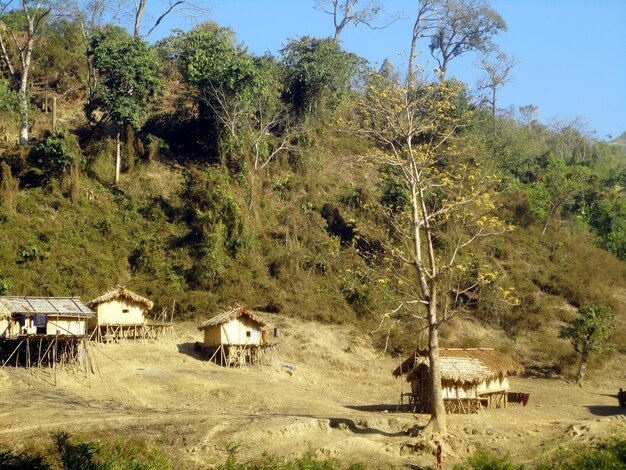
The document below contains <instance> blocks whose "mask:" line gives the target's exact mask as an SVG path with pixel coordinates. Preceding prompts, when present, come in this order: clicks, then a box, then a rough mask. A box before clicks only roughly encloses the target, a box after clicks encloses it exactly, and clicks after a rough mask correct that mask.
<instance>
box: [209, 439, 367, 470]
mask: <svg viewBox="0 0 626 470" xmlns="http://www.w3.org/2000/svg"><path fill="white" fill-rule="evenodd" d="M227 450H228V457H227V459H226V461H225V462H224V463H223V464H221V465H219V466H218V467H217V468H218V470H341V469H345V470H364V469H365V466H364V465H363V464H362V463H359V462H355V463H351V464H348V465H344V464H342V462H341V461H340V460H339V459H336V458H330V457H329V458H325V459H322V460H319V459H316V458H315V457H314V456H313V452H312V451H308V452H305V453H304V455H303V456H302V457H299V458H297V459H295V460H292V461H287V462H281V461H280V460H278V459H277V458H276V457H274V456H272V455H269V454H263V456H262V457H261V460H259V461H254V462H245V463H243V462H239V461H238V459H237V454H238V453H239V445H238V444H237V443H235V442H231V443H230V444H228V446H227Z"/></svg>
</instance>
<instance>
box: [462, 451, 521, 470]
mask: <svg viewBox="0 0 626 470" xmlns="http://www.w3.org/2000/svg"><path fill="white" fill-rule="evenodd" d="M516 468H520V469H521V468H523V467H521V466H520V467H516V466H515V465H513V464H512V463H511V460H510V458H509V456H508V454H507V455H505V456H504V457H499V456H497V455H495V454H494V453H492V452H491V451H489V450H487V449H478V450H477V451H476V452H474V454H473V455H472V456H471V457H470V458H469V459H468V461H467V464H465V465H455V466H454V470H515V469H516Z"/></svg>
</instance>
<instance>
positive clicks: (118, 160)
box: [115, 131, 122, 185]
mask: <svg viewBox="0 0 626 470" xmlns="http://www.w3.org/2000/svg"><path fill="white" fill-rule="evenodd" d="M121 166H122V143H121V142H120V131H117V134H115V184H116V185H117V184H119V182H120V167H121Z"/></svg>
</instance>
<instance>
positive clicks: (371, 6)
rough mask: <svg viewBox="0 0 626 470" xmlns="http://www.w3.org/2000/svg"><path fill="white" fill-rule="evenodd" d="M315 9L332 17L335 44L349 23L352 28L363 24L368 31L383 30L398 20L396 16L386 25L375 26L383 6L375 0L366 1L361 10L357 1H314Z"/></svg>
mask: <svg viewBox="0 0 626 470" xmlns="http://www.w3.org/2000/svg"><path fill="white" fill-rule="evenodd" d="M315 8H316V9H318V10H321V11H323V12H324V13H326V14H327V15H332V17H333V25H334V27H335V35H334V37H333V39H334V40H335V42H339V36H340V35H341V33H342V31H343V30H344V28H345V27H346V26H348V25H349V24H351V23H352V24H354V26H358V25H359V24H364V25H365V26H367V27H368V28H370V29H384V28H386V27H387V26H389V25H391V24H392V23H394V22H395V21H396V20H397V19H398V18H397V16H396V17H394V18H391V20H390V21H388V22H387V23H386V24H384V25H382V26H376V25H375V24H374V21H375V20H376V18H377V17H378V16H379V15H380V14H381V13H382V11H383V6H382V5H381V4H380V3H379V2H377V1H376V0H369V1H366V2H365V4H364V5H363V6H362V7H361V8H359V0H316V2H315Z"/></svg>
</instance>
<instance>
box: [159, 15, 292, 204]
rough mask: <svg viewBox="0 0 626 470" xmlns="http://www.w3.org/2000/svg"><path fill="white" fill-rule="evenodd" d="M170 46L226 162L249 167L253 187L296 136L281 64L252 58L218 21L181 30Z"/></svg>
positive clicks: (235, 167)
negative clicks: (258, 175)
mask: <svg viewBox="0 0 626 470" xmlns="http://www.w3.org/2000/svg"><path fill="white" fill-rule="evenodd" d="M169 47H170V48H172V49H171V52H170V54H172V51H178V54H179V59H178V60H179V63H180V67H181V71H182V74H183V76H184V77H185V79H186V81H187V82H188V83H190V84H191V85H193V86H194V87H195V90H196V91H197V100H198V103H199V107H200V113H201V117H202V118H203V119H206V121H207V123H208V125H209V126H212V128H213V133H214V134H215V135H216V136H217V140H218V151H219V154H220V159H221V162H222V165H226V166H229V168H231V169H232V170H235V171H237V172H238V171H242V170H244V169H246V170H248V171H250V186H253V185H254V181H253V180H254V176H255V174H256V173H257V172H258V171H259V170H261V169H262V168H264V167H265V166H267V165H268V164H269V163H270V162H271V161H272V160H273V159H274V157H275V156H276V155H277V154H278V153H280V152H282V151H284V150H285V149H286V148H287V147H288V141H289V139H290V137H291V136H292V134H293V128H294V126H293V125H292V123H291V119H290V117H291V113H290V109H289V107H288V106H287V105H286V104H285V103H284V102H283V101H282V100H281V93H282V67H281V65H280V64H279V63H278V62H277V61H276V60H275V59H274V58H273V57H271V56H263V57H254V56H251V55H250V54H248V52H247V50H246V48H245V47H244V46H242V45H240V44H237V43H236V42H235V36H234V34H233V32H232V30H230V29H228V28H221V27H219V26H217V25H216V24H214V23H209V24H205V25H200V26H198V27H196V28H194V29H193V30H192V31H191V32H189V33H179V34H178V35H176V36H175V37H174V38H172V39H171V40H170V41H169ZM209 137H210V135H209ZM227 160H228V161H227ZM244 167H245V168H244ZM251 192H252V193H254V190H252V191H251ZM251 205H252V204H251Z"/></svg>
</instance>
